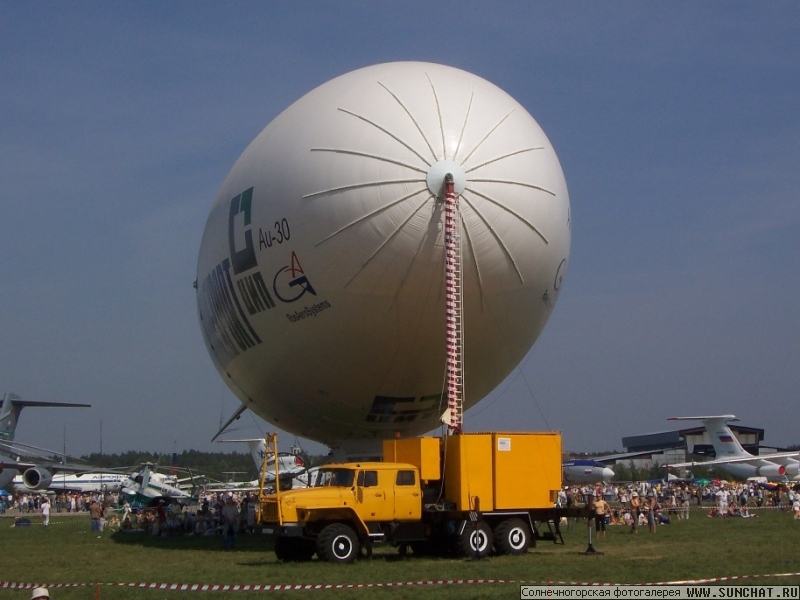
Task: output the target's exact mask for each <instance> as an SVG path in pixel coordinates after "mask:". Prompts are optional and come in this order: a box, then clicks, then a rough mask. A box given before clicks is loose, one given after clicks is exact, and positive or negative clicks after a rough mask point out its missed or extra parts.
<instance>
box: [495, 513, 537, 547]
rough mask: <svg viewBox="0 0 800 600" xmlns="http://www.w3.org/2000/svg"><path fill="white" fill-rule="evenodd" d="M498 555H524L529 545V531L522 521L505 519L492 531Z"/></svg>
mask: <svg viewBox="0 0 800 600" xmlns="http://www.w3.org/2000/svg"><path fill="white" fill-rule="evenodd" d="M494 538H495V544H496V545H497V551H498V552H499V553H500V554H524V553H525V552H526V551H527V550H528V547H529V546H530V545H531V530H530V528H528V526H527V525H526V524H525V521H523V520H522V519H516V518H515V519H506V520H505V521H503V522H502V523H500V524H499V525H498V526H497V527H496V528H495V530H494Z"/></svg>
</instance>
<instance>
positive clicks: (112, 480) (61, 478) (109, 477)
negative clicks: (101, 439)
mask: <svg viewBox="0 0 800 600" xmlns="http://www.w3.org/2000/svg"><path fill="white" fill-rule="evenodd" d="M126 478H128V475H125V474H124V473H110V472H109V473H102V472H96V473H88V472H87V473H75V474H71V475H68V474H66V473H59V474H57V475H53V477H52V480H51V481H50V484H49V485H47V486H46V487H45V488H42V487H41V486H40V487H38V488H35V489H32V488H30V487H28V486H27V485H25V481H24V479H23V476H22V475H17V476H16V477H14V491H16V492H20V493H29V492H32V491H41V490H42V489H47V490H48V491H52V492H78V493H79V494H83V493H99V492H118V491H120V488H121V487H122V484H123V482H124V481H125V479H126Z"/></svg>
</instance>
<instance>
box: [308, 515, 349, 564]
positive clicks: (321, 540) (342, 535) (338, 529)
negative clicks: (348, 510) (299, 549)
mask: <svg viewBox="0 0 800 600" xmlns="http://www.w3.org/2000/svg"><path fill="white" fill-rule="evenodd" d="M358 551H359V543H358V536H357V535H356V532H355V531H353V529H352V528H351V527H349V526H348V525H345V524H344V523H331V524H330V525H327V526H326V527H325V528H324V529H323V530H322V531H320V532H319V537H317V554H318V555H319V557H320V558H321V559H322V560H327V561H328V562H333V563H349V562H353V561H354V560H355V559H356V557H357V556H358Z"/></svg>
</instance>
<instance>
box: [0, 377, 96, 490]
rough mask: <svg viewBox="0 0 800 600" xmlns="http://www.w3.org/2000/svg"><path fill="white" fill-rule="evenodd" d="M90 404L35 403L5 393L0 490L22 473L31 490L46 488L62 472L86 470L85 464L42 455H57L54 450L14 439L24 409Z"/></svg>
mask: <svg viewBox="0 0 800 600" xmlns="http://www.w3.org/2000/svg"><path fill="white" fill-rule="evenodd" d="M90 406H91V405H90V404H73V403H67V402H36V401H33V400H22V399H21V398H20V397H19V396H17V395H16V394H10V393H9V394H5V395H4V396H3V403H2V405H0V489H2V488H5V487H6V486H8V485H9V484H10V483H11V482H13V481H14V478H15V477H17V476H18V475H19V474H20V473H21V474H22V475H21V478H22V482H23V483H24V485H25V486H26V488H27V489H28V491H30V490H44V489H47V487H48V486H49V485H50V483H51V481H52V479H53V476H54V474H55V473H57V472H59V471H71V472H77V471H86V470H87V469H86V468H85V467H76V466H72V465H64V464H59V463H54V462H52V461H49V460H47V459H44V458H43V457H42V456H39V455H37V453H38V454H41V453H42V452H46V453H49V454H57V453H55V452H52V451H51V450H46V449H44V448H37V447H36V446H29V445H27V444H21V443H19V442H15V441H14V434H15V432H16V430H17V423H18V422H19V416H20V413H21V412H22V409H23V408H26V407H37V408H44V407H57V408H77V407H80V408H88V407H90Z"/></svg>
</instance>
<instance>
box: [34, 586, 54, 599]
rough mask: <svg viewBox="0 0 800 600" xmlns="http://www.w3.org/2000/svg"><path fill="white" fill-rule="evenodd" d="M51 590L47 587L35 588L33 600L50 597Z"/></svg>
mask: <svg viewBox="0 0 800 600" xmlns="http://www.w3.org/2000/svg"><path fill="white" fill-rule="evenodd" d="M49 597H50V592H48V591H47V588H43V587H37V588H35V589H34V590H33V593H32V594H31V600H40V599H41V598H49Z"/></svg>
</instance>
